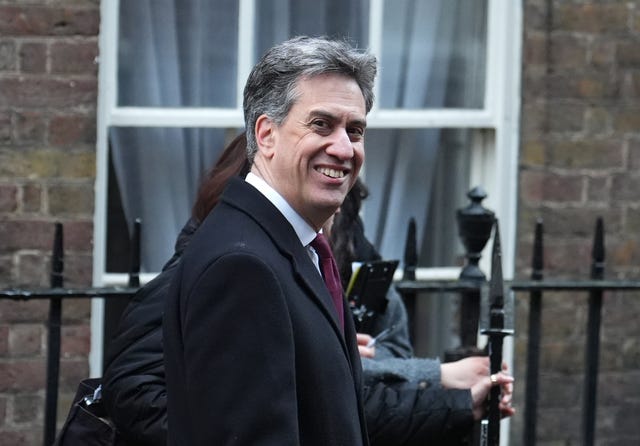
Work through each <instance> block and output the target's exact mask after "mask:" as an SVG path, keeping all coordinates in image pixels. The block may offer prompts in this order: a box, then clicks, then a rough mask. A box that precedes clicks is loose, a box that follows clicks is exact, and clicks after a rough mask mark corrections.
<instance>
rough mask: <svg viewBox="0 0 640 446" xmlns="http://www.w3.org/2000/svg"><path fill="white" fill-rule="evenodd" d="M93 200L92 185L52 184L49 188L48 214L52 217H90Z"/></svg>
mask: <svg viewBox="0 0 640 446" xmlns="http://www.w3.org/2000/svg"><path fill="white" fill-rule="evenodd" d="M93 198H94V197H93V183H70V184H54V185H51V186H50V187H49V212H50V213H51V214H52V215H91V214H92V213H93V208H94V199H93Z"/></svg>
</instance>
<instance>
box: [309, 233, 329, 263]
mask: <svg viewBox="0 0 640 446" xmlns="http://www.w3.org/2000/svg"><path fill="white" fill-rule="evenodd" d="M311 246H312V247H313V249H315V250H316V252H317V253H318V256H319V257H320V258H329V257H332V256H333V254H332V253H331V247H329V242H328V241H327V238H326V237H325V236H324V234H322V233H319V234H317V235H316V238H314V239H313V241H312V242H311Z"/></svg>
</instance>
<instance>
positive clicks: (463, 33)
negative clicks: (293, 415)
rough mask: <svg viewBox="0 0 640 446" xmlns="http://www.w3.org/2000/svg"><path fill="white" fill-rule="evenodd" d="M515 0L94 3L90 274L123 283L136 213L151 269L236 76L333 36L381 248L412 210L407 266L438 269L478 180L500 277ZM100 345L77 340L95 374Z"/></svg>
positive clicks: (237, 118)
mask: <svg viewBox="0 0 640 446" xmlns="http://www.w3.org/2000/svg"><path fill="white" fill-rule="evenodd" d="M520 8H521V5H520V4H519V2H513V1H511V0H238V1H236V0H215V1H213V0H212V1H203V0H181V1H178V0H153V1H152V0H146V1H143V0H137V1H135V2H119V1H110V2H102V3H101V10H102V28H101V29H102V32H101V37H100V39H101V41H100V54H101V56H100V88H99V104H98V146H97V155H98V156H97V158H98V160H97V164H98V165H97V180H96V214H95V252H94V283H95V284H96V285H103V284H110V283H123V282H124V281H125V280H126V279H125V276H124V275H123V274H121V269H120V271H119V268H118V267H117V265H118V264H119V263H120V264H122V262H118V261H117V259H118V255H122V253H123V252H126V249H118V247H119V246H120V247H121V246H122V244H121V243H118V240H122V232H123V229H122V228H126V227H130V226H131V224H132V221H133V219H135V218H137V217H140V218H142V220H143V224H142V226H143V240H142V246H143V255H142V262H143V268H144V271H146V272H147V273H149V274H153V273H156V272H158V271H159V269H160V268H161V267H162V264H163V263H164V262H165V261H166V260H167V259H168V258H169V257H170V255H171V254H172V252H173V244H174V241H175V237H176V235H177V233H178V231H179V230H180V228H181V226H182V224H183V223H184V222H185V221H186V219H187V217H188V215H189V213H190V207H191V204H192V200H193V197H194V195H195V190H196V187H197V184H198V180H199V178H200V176H201V175H202V174H203V172H204V171H205V170H206V169H207V168H208V167H209V166H211V165H212V163H213V162H214V160H215V159H216V157H217V155H218V153H219V151H220V150H221V149H222V148H223V147H224V145H225V142H226V141H228V140H229V139H230V138H231V137H233V136H234V135H235V134H236V133H237V132H239V131H241V129H242V128H243V125H244V121H243V116H242V109H241V106H242V88H243V86H244V80H245V79H246V77H247V75H248V73H249V70H250V69H251V67H252V65H253V64H254V63H255V61H256V60H257V58H258V57H259V56H260V55H261V54H262V53H263V52H264V50H265V49H266V48H268V47H270V46H271V45H272V44H273V43H276V42H279V41H282V40H284V39H286V38H288V37H290V36H293V35H297V34H310V35H329V36H336V37H338V36H340V37H346V38H348V39H349V40H351V41H352V42H354V43H356V44H357V45H358V46H361V47H368V48H370V49H371V51H373V52H374V53H375V54H376V55H377V56H378V60H379V62H380V71H379V76H378V79H377V85H376V89H377V92H376V95H377V101H376V105H375V106H374V109H373V110H372V112H371V113H370V114H369V117H368V131H367V143H366V150H367V152H366V153H367V159H366V162H365V170H364V173H363V175H364V178H365V182H366V183H367V185H368V187H369V189H370V192H371V194H370V198H369V199H368V200H367V201H366V202H365V205H364V206H365V208H364V215H363V216H364V221H365V227H366V228H367V235H368V237H369V238H370V240H371V241H372V242H373V243H374V244H375V246H376V247H377V248H378V249H379V250H380V251H381V253H382V254H383V256H384V257H386V258H402V245H403V244H404V239H405V232H406V225H407V222H408V219H409V218H410V217H414V218H415V219H416V220H417V223H418V228H419V243H420V246H421V247H422V251H421V252H422V257H421V259H420V262H421V265H422V266H424V267H450V266H452V265H454V264H455V262H456V261H459V258H460V255H461V254H462V252H461V248H460V247H459V246H458V244H457V240H456V238H457V235H456V230H455V225H452V221H453V218H454V211H455V209H456V208H458V207H460V206H462V205H464V204H466V203H465V193H466V191H467V190H468V189H469V188H470V187H471V186H472V185H475V184H482V185H483V186H484V187H485V189H486V190H487V191H488V192H489V198H488V199H487V201H486V203H485V204H486V206H488V207H490V208H492V209H493V210H494V211H496V213H497V215H498V216H499V217H500V219H501V230H502V233H503V238H504V239H505V243H504V244H505V251H504V257H503V258H504V260H505V274H506V275H507V277H508V276H509V274H510V268H512V266H511V265H512V263H513V262H512V258H513V243H511V241H512V240H513V234H514V233H515V199H516V196H515V191H516V187H515V178H516V159H517V153H516V135H517V121H518V120H517V111H518V107H519V99H518V98H519V90H518V88H519V85H518V79H519V78H518V75H519V66H520V62H519V40H518V38H514V36H519V35H520V21H521V19H520V13H521V11H520ZM110 165H111V166H112V168H111V170H110V168H109V166H110ZM114 181H116V182H117V184H116V185H114V184H112V183H113V182H114ZM114 203H115V204H114ZM109 204H110V206H111V207H109ZM107 209H111V211H107ZM114 212H115V213H118V212H120V213H121V215H119V216H118V215H116V214H114ZM118 228H120V229H118ZM118 234H120V235H118ZM436 234H437V235H438V236H435V235H436ZM125 235H126V234H125ZM125 238H126V237H125ZM118 253H120V254H118ZM125 264H126V261H125ZM429 271H430V270H429V269H425V270H424V273H425V274H428V272H429ZM102 305H103V303H102V302H101V301H97V302H96V303H95V304H94V316H93V317H94V321H95V325H94V327H93V330H94V331H93V332H94V333H100V332H101V331H102V327H101V325H100V324H101V323H102V322H101V320H100V319H101V316H100V315H101V314H102V313H101V312H102V311H103V307H102ZM94 337H95V338H99V337H98V336H94ZM100 343H101V340H100V339H96V340H95V341H94V347H95V348H94V349H92V355H93V356H92V372H95V373H96V374H97V373H99V370H100V368H101V362H100V358H99V356H100V354H101V353H100V347H99V345H100ZM94 350H95V351H94Z"/></svg>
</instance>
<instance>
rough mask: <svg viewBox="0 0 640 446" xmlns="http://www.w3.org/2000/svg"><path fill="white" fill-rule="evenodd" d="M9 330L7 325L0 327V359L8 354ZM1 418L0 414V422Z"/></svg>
mask: <svg viewBox="0 0 640 446" xmlns="http://www.w3.org/2000/svg"><path fill="white" fill-rule="evenodd" d="M9 328H10V327H9V326H8V325H0V357H4V356H7V354H8V353H9ZM2 418H3V416H2V415H1V414H0V420H1V419H2ZM1 424H2V423H1V422H0V425H1Z"/></svg>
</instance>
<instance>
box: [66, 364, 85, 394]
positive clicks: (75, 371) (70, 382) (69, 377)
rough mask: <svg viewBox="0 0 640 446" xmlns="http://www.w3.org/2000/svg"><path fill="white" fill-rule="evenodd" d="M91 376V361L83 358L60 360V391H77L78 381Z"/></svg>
mask: <svg viewBox="0 0 640 446" xmlns="http://www.w3.org/2000/svg"><path fill="white" fill-rule="evenodd" d="M88 376H89V361H88V360H87V359H86V358H83V359H75V358H73V359H66V358H62V359H61V360H60V388H59V390H60V392H75V390H76V389H77V388H78V383H79V382H80V381H82V380H83V379H85V378H87V377H88Z"/></svg>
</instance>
